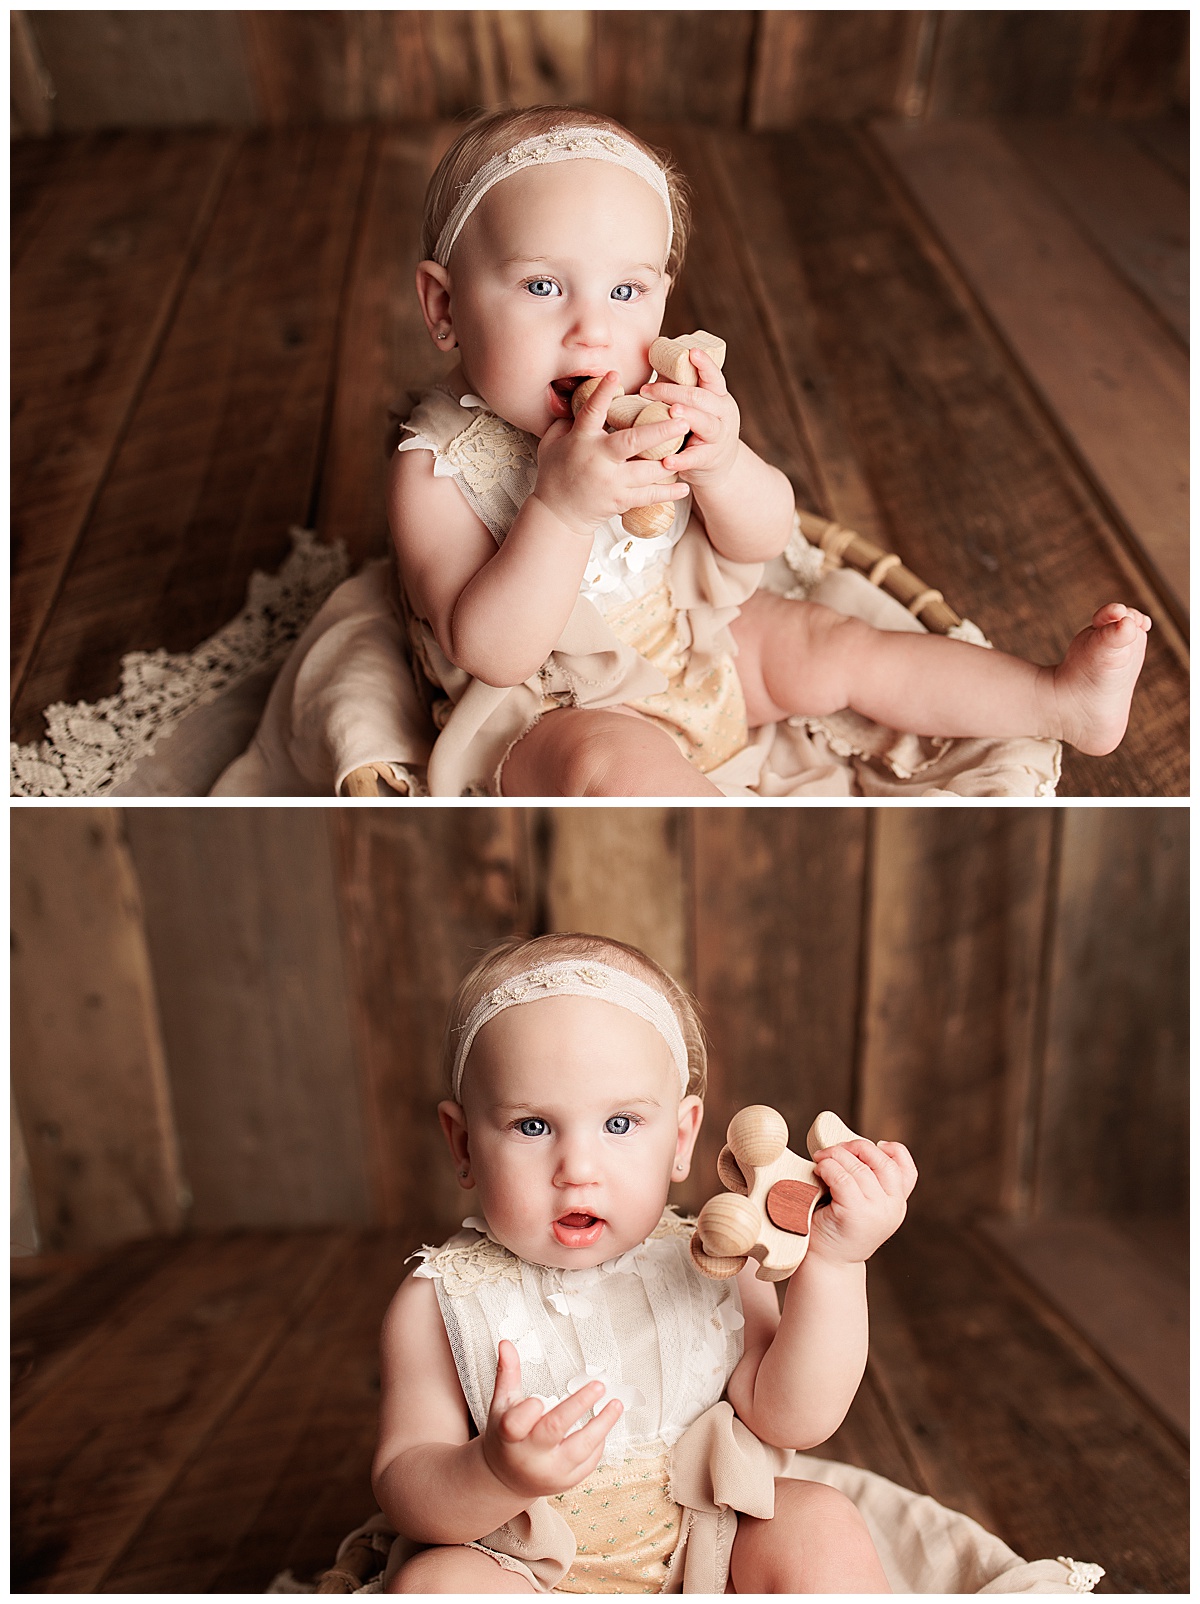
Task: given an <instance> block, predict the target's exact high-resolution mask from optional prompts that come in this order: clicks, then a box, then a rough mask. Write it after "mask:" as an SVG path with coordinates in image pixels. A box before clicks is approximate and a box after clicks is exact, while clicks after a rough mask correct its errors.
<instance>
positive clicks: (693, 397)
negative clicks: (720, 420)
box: [638, 379, 717, 412]
mask: <svg viewBox="0 0 1200 1604" xmlns="http://www.w3.org/2000/svg"><path fill="white" fill-rule="evenodd" d="M638 394H639V395H641V396H645V397H646V399H647V400H649V401H662V402H664V403H665V404H666V405H667V406H669V407H677V406H678V407H684V406H690V407H696V408H697V409H698V410H699V411H702V412H703V411H707V410H708V409H709V408H714V409H715V407H716V405H717V402H716V399H715V398H713V399H710V396H711V395H712V392H711V391H708V390H701V389H700V388H699V387H698V386H697V385H694V384H673V383H672V382H671V381H670V380H669V379H655V380H654V382H653V383H652V384H643V385H642V388H641V389H640V390H639V391H638Z"/></svg>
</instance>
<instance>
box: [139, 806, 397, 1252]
mask: <svg viewBox="0 0 1200 1604" xmlns="http://www.w3.org/2000/svg"><path fill="white" fill-rule="evenodd" d="M125 825H126V829H127V831H128V834H129V840H130V846H131V849H132V853H133V861H134V864H135V866H136V869H137V874H138V879H139V881H140V884H141V895H142V902H143V905H144V908H145V928H146V940H147V945H148V947H149V952H150V961H151V963H152V965H153V969H154V975H155V983H156V990H157V996H158V1006H159V1013H160V1016H161V1019H162V1031H163V1040H164V1043H165V1045H166V1052H167V1062H168V1065H169V1069H170V1077H171V1089H172V1099H173V1103H174V1108H175V1118H176V1125H177V1128H178V1131H179V1140H180V1145H181V1147H182V1150H183V1154H184V1164H185V1168H186V1171H187V1176H188V1181H189V1184H190V1187H191V1191H192V1207H191V1212H190V1221H191V1224H192V1226H193V1228H194V1229H199V1230H220V1229H223V1228H225V1227H228V1226H235V1225H237V1226H254V1227H261V1226H280V1225H287V1226H311V1225H324V1224H327V1223H335V1222H336V1223H342V1222H363V1221H365V1220H366V1219H367V1218H368V1200H367V1185H366V1175H365V1168H364V1163H363V1146H364V1137H363V1130H362V1122H361V1118H362V1117H361V1112H360V1099H359V1083H358V1075H357V1071H356V1067H355V1062H354V1053H353V1044H352V1041H351V1025H350V1014H349V1007H348V1000H347V995H346V982H345V977H344V974H343V969H342V951H341V930H340V922H339V913H338V902H337V895H336V891H335V887H334V875H333V865H332V862H331V855H330V847H329V839H328V831H327V824H326V817H325V814H324V813H323V812H322V811H320V810H317V809H311V808H304V809H297V808H218V809H205V808H194V809H190V808H189V809H185V810H182V811H178V810H175V809H159V808H133V809H130V810H128V812H127V813H126V815H125Z"/></svg>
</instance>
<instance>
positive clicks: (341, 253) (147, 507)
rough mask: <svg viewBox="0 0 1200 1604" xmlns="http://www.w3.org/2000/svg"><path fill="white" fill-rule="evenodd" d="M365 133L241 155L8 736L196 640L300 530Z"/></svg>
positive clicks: (244, 149)
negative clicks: (152, 655)
mask: <svg viewBox="0 0 1200 1604" xmlns="http://www.w3.org/2000/svg"><path fill="white" fill-rule="evenodd" d="M367 140H368V136H367V134H366V133H365V132H362V131H360V130H351V131H343V130H341V129H334V128H330V129H318V130H314V131H311V132H309V131H299V132H291V133H288V134H286V135H274V136H273V135H253V136H249V137H248V138H247V140H246V141H245V143H244V144H243V145H242V146H241V148H240V150H239V152H238V157H237V161H236V163H235V165H234V167H233V170H232V172H231V175H230V178H229V182H228V185H227V187H226V189H225V191H224V193H223V194H222V197H221V201H220V204H219V206H218V208H217V211H216V215H215V217H214V219H213V223H212V227H211V229H210V231H209V233H208V235H207V237H206V239H205V242H204V249H203V250H202V251H201V253H200V255H199V258H198V260H197V262H196V265H195V267H194V269H193V271H192V272H191V274H190V276H189V278H188V281H187V284H186V287H185V289H184V292H183V295H182V298H181V300H180V303H179V307H178V310H177V312H176V315H175V318H174V321H173V323H172V326H171V330H170V335H169V337H168V338H167V340H166V341H165V342H164V345H163V349H162V352H161V354H160V355H159V357H158V360H157V362H156V364H155V367H154V371H153V374H152V375H151V376H150V378H149V381H148V383H147V384H146V386H145V389H144V391H143V393H142V396H141V398H140V401H139V404H138V406H137V408H136V410H135V412H134V413H133V416H132V418H131V421H130V423H129V427H128V432H127V434H126V436H125V438H124V440H123V442H122V446H121V450H120V451H119V453H118V454H117V457H116V460H115V462H114V465H113V468H112V471H111V473H110V475H109V477H108V480H107V482H106V484H105V487H104V492H103V494H102V495H101V497H100V498H99V501H98V503H97V505H96V508H95V511H94V512H93V514H92V516H91V519H90V521H89V523H88V527H87V530H86V534H85V536H84V538H83V540H82V542H81V545H80V549H79V552H78V554H77V556H76V559H75V561H74V563H73V564H72V566H71V569H70V572H69V573H68V575H67V577H66V581H65V583H64V585H63V587H62V597H63V605H62V606H61V607H60V608H59V609H57V610H56V612H55V615H54V618H53V619H52V620H51V623H50V626H49V627H48V629H47V631H46V632H45V634H44V635H43V637H42V640H41V643H40V645H39V647H38V650H37V652H36V653H35V654H34V657H33V659H32V662H31V667H30V671H29V675H28V677H27V679H26V682H25V685H24V688H23V693H22V694H21V696H20V698H19V701H18V707H17V712H16V715H15V716H16V720H17V728H18V731H19V732H20V733H19V736H18V738H23V739H29V738H31V737H32V736H35V735H36V734H38V733H39V728H38V726H39V723H40V719H39V715H40V712H41V710H42V709H43V708H44V707H46V706H47V704H48V703H50V702H52V701H55V700H58V699H60V698H62V699H66V700H73V699H75V698H78V697H85V698H89V699H90V698H93V697H95V696H97V695H100V694H103V693H105V692H108V691H111V690H113V689H114V688H115V686H116V683H117V678H118V669H119V661H120V657H121V654H122V653H123V652H126V651H130V650H132V649H134V648H137V647H144V648H153V647H158V646H165V647H166V648H167V649H168V650H187V649H190V648H191V647H193V646H195V645H196V644H197V643H198V642H199V641H201V640H203V639H204V638H205V637H206V636H207V635H208V634H210V633H211V632H212V631H213V630H214V629H216V628H217V627H218V626H219V625H220V624H222V623H224V622H226V621H227V620H228V619H229V618H231V617H233V615H234V614H235V613H236V612H237V611H238V610H239V608H240V607H241V605H242V602H243V599H244V597H245V591H246V582H247V580H248V578H249V576H250V574H251V572H252V571H253V570H254V569H255V568H268V569H273V568H276V567H277V566H278V565H279V562H280V561H281V559H282V558H283V556H284V555H285V553H286V551H287V549H288V535H287V530H288V526H289V525H290V524H294V523H305V522H306V521H307V520H308V518H309V516H310V513H311V504H312V498H313V494H314V488H315V481H316V474H317V465H318V463H319V460H320V455H321V447H322V432H323V428H324V424H325V410H326V405H327V399H328V389H329V384H330V377H331V372H332V366H333V360H334V346H335V336H336V329H337V317H338V305H339V297H340V291H341V286H342V279H343V274H344V271H345V266H346V259H347V254H348V251H349V246H350V240H351V234H352V229H353V225H354V218H355V211H356V207H357V203H358V192H359V186H360V184H361V181H362V175H363V164H364V161H365V158H366V152H367ZM172 142H174V141H172Z"/></svg>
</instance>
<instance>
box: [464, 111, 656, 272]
mask: <svg viewBox="0 0 1200 1604" xmlns="http://www.w3.org/2000/svg"><path fill="white" fill-rule="evenodd" d="M569 161H595V162H611V163H612V165H613V166H614V167H624V168H627V169H628V171H629V172H631V173H636V174H637V176H638V177H639V178H644V179H645V181H646V182H647V184H649V185H650V187H651V189H652V190H653V191H654V193H655V194H656V195H657V196H658V198H659V200H661V201H662V203H663V205H664V206H665V207H666V212H667V251H668V252H670V249H671V240H672V238H673V237H674V219H673V218H672V216H671V193H670V191H669V190H668V188H667V180H666V176H665V175H664V173H663V170H662V168H661V167H660V166H659V165H658V163H657V162H656V161H653V160H652V159H651V158H650V157H649V156H647V155H646V153H645V151H644V150H639V149H638V147H637V146H636V145H634V144H631V143H630V141H629V140H628V139H622V138H621V136H620V134H615V133H613V131H612V129H610V128H595V127H591V128H555V129H554V130H553V131H552V132H551V133H549V134H535V135H534V137H533V138H532V139H522V140H521V142H520V143H519V144H517V145H514V146H513V147H512V149H511V150H503V151H501V152H500V154H499V155H498V156H493V157H492V158H491V160H490V161H487V162H485V163H484V165H483V166H482V167H481V168H480V169H479V171H478V172H477V173H476V174H475V176H474V177H473V178H472V179H471V180H470V181H469V182H468V183H466V184H464V185H463V188H462V192H461V193H460V195H459V198H458V200H457V202H456V203H455V206H454V210H453V211H452V212H451V213H450V216H449V217H448V218H447V219H446V222H445V225H444V226H443V228H442V232H441V233H440V234H439V235H438V241H437V244H436V245H435V246H434V250H433V260H434V261H435V262H437V263H438V265H439V266H440V267H449V265H450V252H451V251H452V250H453V249H454V244H455V241H456V240H457V239H458V236H459V235H460V234H461V233H462V231H463V224H464V223H465V222H466V221H467V218H468V217H470V215H471V213H472V212H473V211H474V210H475V208H476V207H477V206H478V205H479V203H480V201H481V200H482V199H483V197H484V196H485V195H486V194H487V192H488V190H489V189H492V188H494V186H495V185H496V184H498V183H500V181H501V179H504V178H511V177H512V175H513V174H514V173H520V172H524V170H525V169H526V168H527V167H541V166H544V165H545V164H546V163H547V162H569Z"/></svg>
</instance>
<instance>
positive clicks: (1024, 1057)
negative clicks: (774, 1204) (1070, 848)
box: [852, 808, 1049, 1215]
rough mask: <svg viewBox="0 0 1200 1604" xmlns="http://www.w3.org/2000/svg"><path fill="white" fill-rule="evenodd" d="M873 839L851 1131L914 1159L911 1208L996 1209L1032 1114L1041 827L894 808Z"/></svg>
mask: <svg viewBox="0 0 1200 1604" xmlns="http://www.w3.org/2000/svg"><path fill="white" fill-rule="evenodd" d="M873 836H874V848H873V852H872V857H871V880H870V905H869V912H868V923H867V927H866V931H865V933H864V938H863V939H864V947H865V950H864V955H863V963H864V966H865V971H866V982H865V995H864V1000H863V1005H862V1027H861V1028H862V1047H861V1070H860V1074H861V1088H860V1096H859V1105H858V1109H857V1110H856V1112H857V1114H858V1119H859V1123H858V1124H857V1126H856V1129H859V1130H861V1131H862V1132H863V1133H864V1134H865V1135H868V1136H870V1137H872V1138H873V1139H875V1140H879V1139H880V1138H882V1137H887V1138H890V1139H891V1140H894V1141H901V1142H906V1143H907V1144H908V1146H909V1147H910V1148H911V1149H912V1152H913V1156H914V1158H915V1159H916V1162H917V1167H918V1169H920V1170H921V1172H922V1179H921V1182H920V1184H919V1185H918V1187H917V1190H916V1192H915V1193H914V1196H913V1207H914V1209H916V1210H917V1211H918V1212H920V1213H938V1214H943V1215H947V1214H949V1215H961V1214H963V1213H964V1212H969V1211H970V1210H971V1209H973V1208H979V1207H993V1208H994V1207H996V1206H998V1204H999V1201H1000V1198H1001V1195H1002V1189H1003V1187H1004V1185H1005V1175H1004V1172H1003V1171H1002V1158H1004V1157H1008V1158H1009V1166H1010V1167H1009V1174H1010V1175H1011V1172H1012V1168H1013V1167H1015V1151H1014V1150H1016V1149H1017V1148H1018V1146H1019V1141H1020V1138H1019V1136H1018V1135H1017V1134H1016V1130H1014V1127H1016V1128H1017V1129H1019V1127H1020V1125H1021V1123H1022V1122H1023V1121H1024V1120H1025V1119H1027V1117H1028V1115H1027V1112H1026V1108H1025V1106H1024V1105H1025V1104H1026V1103H1027V1101H1028V1099H1027V1097H1026V1096H1023V1095H1022V1083H1023V1082H1024V1081H1025V1080H1026V1077H1027V1076H1028V1073H1029V1064H1030V1057H1031V1053H1032V1050H1033V1044H1034V1030H1035V1009H1036V1004H1037V984H1036V983H1037V977H1038V970H1039V954H1040V950H1041V939H1042V930H1043V925H1044V917H1045V909H1044V904H1043V898H1044V895H1045V881H1046V867H1047V858H1048V853H1049V817H1048V816H1047V815H1045V814H1037V813H1033V812H1029V811H1025V810H1020V811H1018V810H1012V811H1008V810H1005V811H1000V810H988V809H973V810H971V811H970V812H969V813H959V812H951V813H946V812H945V811H944V810H935V811H933V812H926V811H922V810H920V809H916V808H895V809H888V810H885V811H881V812H878V813H876V814H875V815H873ZM1010 976H1011V977H1012V981H1013V984H1012V986H1011V988H1010V985H1009V977H1010ZM852 1123H853V1122H852Z"/></svg>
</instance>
